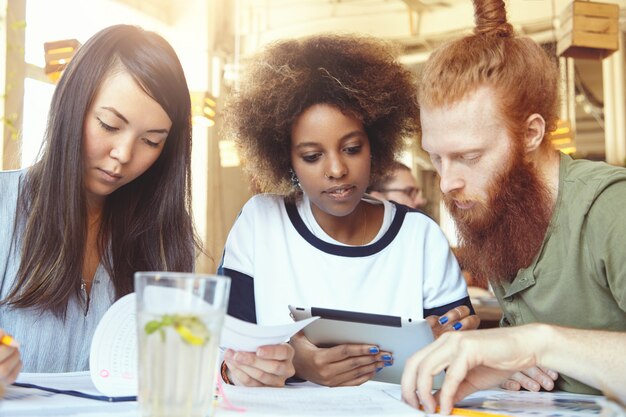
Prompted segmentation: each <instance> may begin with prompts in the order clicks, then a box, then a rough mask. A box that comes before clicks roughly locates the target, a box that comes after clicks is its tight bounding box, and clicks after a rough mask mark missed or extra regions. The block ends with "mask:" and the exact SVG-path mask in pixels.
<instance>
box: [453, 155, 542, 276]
mask: <svg viewBox="0 0 626 417" xmlns="http://www.w3.org/2000/svg"><path fill="white" fill-rule="evenodd" d="M455 199H456V200H461V201H462V200H463V198H462V196H461V195H459V193H455V192H452V193H450V194H447V195H444V196H443V200H444V202H445V204H446V207H447V208H448V210H449V211H450V214H451V215H452V217H453V218H454V221H455V224H456V227H457V231H458V235H459V239H460V242H459V243H460V245H459V246H460V248H459V251H458V252H457V256H458V258H459V263H460V264H461V267H462V268H463V269H465V270H467V271H468V272H470V273H471V274H472V276H473V278H474V279H475V280H477V281H478V282H479V283H483V284H486V282H487V280H493V281H495V282H502V281H508V282H511V281H512V280H513V278H515V276H516V275H517V272H518V271H519V270H520V269H522V268H527V267H528V266H530V264H531V263H532V261H533V259H534V258H535V256H536V255H537V253H538V252H539V249H540V248H541V245H542V243H543V239H544V236H545V234H546V230H547V228H548V225H549V223H550V217H551V216H552V203H551V198H550V193H549V191H548V189H547V187H546V186H545V185H544V184H543V182H542V181H541V179H540V178H539V176H538V174H537V170H536V169H535V168H534V166H533V165H532V163H530V162H528V161H526V160H525V159H524V155H523V153H522V151H521V149H517V152H515V153H514V154H513V155H512V156H511V159H510V160H509V166H508V167H507V169H506V170H505V171H504V172H503V173H502V174H501V175H499V176H498V177H497V178H496V179H495V180H494V182H493V183H492V185H491V186H490V187H489V197H488V202H486V203H485V202H481V201H476V204H475V205H474V207H472V208H471V209H468V210H462V209H459V208H458V207H457V206H456V205H455V204H454V200H455Z"/></svg>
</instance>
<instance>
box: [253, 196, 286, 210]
mask: <svg viewBox="0 0 626 417" xmlns="http://www.w3.org/2000/svg"><path fill="white" fill-rule="evenodd" d="M284 205H285V196H284V195H280V194H256V195H254V196H252V197H251V198H250V199H249V200H248V201H247V202H246V204H245V205H244V206H243V210H244V211H251V210H254V211H257V210H261V211H268V210H270V211H271V210H276V209H277V208H281V207H284Z"/></svg>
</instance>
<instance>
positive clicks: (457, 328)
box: [452, 322, 463, 330]
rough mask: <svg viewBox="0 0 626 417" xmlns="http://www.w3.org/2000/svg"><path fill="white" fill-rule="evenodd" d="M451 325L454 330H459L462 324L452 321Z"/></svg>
mask: <svg viewBox="0 0 626 417" xmlns="http://www.w3.org/2000/svg"><path fill="white" fill-rule="evenodd" d="M452 327H454V330H459V329H460V328H461V327H463V325H462V324H461V323H458V322H457V323H454V326H452Z"/></svg>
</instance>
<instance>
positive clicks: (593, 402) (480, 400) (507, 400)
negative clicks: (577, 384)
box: [455, 390, 603, 417]
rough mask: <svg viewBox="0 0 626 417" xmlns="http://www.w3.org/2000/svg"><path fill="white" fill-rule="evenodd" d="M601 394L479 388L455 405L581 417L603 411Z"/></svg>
mask: <svg viewBox="0 0 626 417" xmlns="http://www.w3.org/2000/svg"><path fill="white" fill-rule="evenodd" d="M602 398H603V397H602V396H598V395H585V394H572V393H568V392H559V391H557V392H529V391H519V392H518V391H506V390H491V391H479V392H476V393H474V394H472V395H470V396H468V397H467V398H466V399H464V400H462V401H461V402H459V403H458V404H456V405H455V407H459V408H467V409H470V410H477V411H484V412H488V413H497V414H506V415H510V416H519V417H536V416H556V415H558V416H559V417H582V416H592V415H598V416H599V415H600V413H601V410H602V406H601V405H599V404H598V401H599V400H600V399H602Z"/></svg>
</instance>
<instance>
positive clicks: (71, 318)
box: [0, 169, 115, 372]
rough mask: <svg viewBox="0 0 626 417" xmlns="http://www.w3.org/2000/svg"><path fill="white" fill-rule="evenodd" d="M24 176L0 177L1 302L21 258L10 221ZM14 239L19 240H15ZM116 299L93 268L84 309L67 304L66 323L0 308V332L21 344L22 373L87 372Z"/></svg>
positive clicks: (29, 311) (102, 271)
mask: <svg viewBox="0 0 626 417" xmlns="http://www.w3.org/2000/svg"><path fill="white" fill-rule="evenodd" d="M27 172H28V171H27V170H26V169H24V170H19V171H2V172H0V298H1V299H4V298H6V296H7V295H8V294H9V292H10V291H11V289H12V287H13V283H14V281H15V278H16V274H17V270H18V268H19V264H20V259H21V248H20V245H19V243H18V244H16V239H14V237H15V236H14V230H15V227H14V225H15V216H16V210H17V201H18V195H19V191H20V189H21V184H22V182H23V180H24V178H25V176H26V173H27ZM18 240H19V239H18ZM114 299H115V289H114V287H113V284H112V282H111V280H110V278H109V275H108V274H107V272H106V271H105V269H104V268H103V267H102V265H99V266H98V269H97V271H96V275H95V277H94V282H93V285H92V288H91V294H90V301H89V308H87V304H86V302H85V300H82V299H72V300H71V301H70V303H69V305H68V308H67V317H66V319H65V321H63V320H61V319H58V318H56V317H55V316H54V315H53V314H52V313H50V312H43V313H40V312H38V311H35V310H33V309H13V308H10V307H7V306H6V305H3V306H0V328H2V329H4V330H6V331H7V332H9V333H10V334H11V335H13V337H14V338H15V339H16V340H17V341H18V342H19V343H20V345H21V347H20V352H21V355H22V362H23V364H24V366H23V369H22V372H70V371H84V370H88V369H89V349H90V347H91V339H92V337H93V333H94V331H95V329H96V326H97V325H98V322H99V321H100V318H101V317H102V316H103V315H104V313H105V312H106V310H107V309H108V308H109V306H110V305H111V304H112V303H113V301H114Z"/></svg>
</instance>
